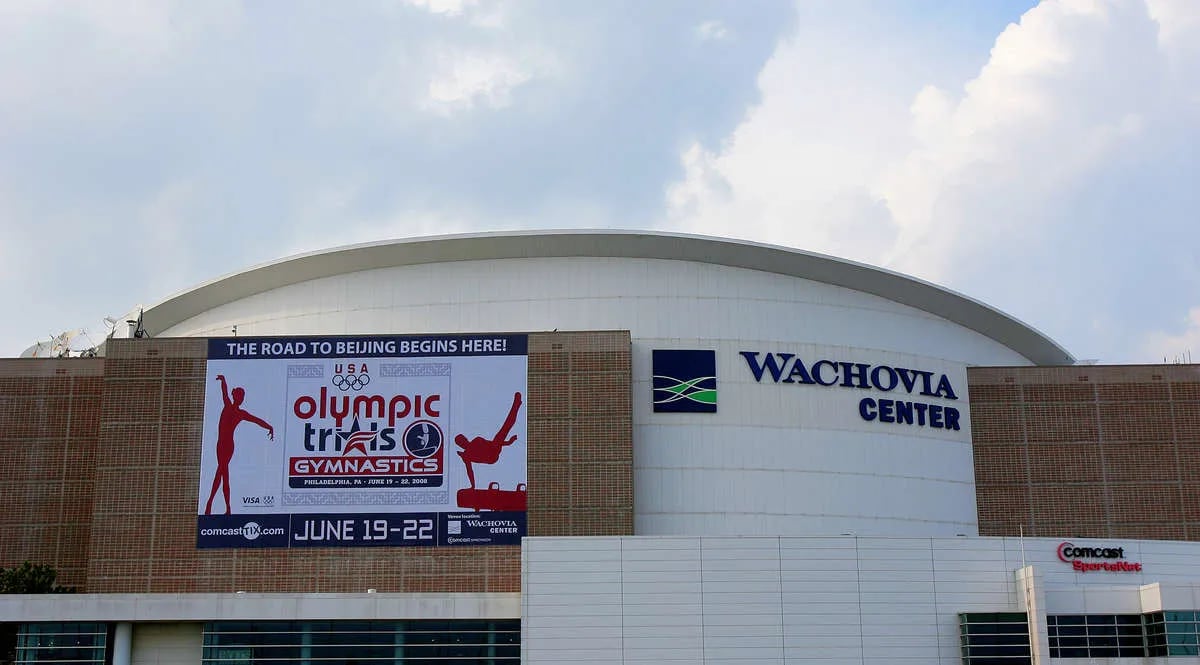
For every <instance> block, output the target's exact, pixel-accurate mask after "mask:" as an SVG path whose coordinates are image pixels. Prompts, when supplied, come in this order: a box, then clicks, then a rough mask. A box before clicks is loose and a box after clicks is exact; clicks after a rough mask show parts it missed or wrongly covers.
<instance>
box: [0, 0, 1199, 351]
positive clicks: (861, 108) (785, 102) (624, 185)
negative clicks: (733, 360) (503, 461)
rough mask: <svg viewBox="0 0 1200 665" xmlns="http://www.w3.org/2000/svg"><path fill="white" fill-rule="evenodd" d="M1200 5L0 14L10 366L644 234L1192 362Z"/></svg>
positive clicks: (150, 5) (233, 5)
mask: <svg viewBox="0 0 1200 665" xmlns="http://www.w3.org/2000/svg"><path fill="white" fill-rule="evenodd" d="M1198 211H1200V2H1195V0H1055V1H1048V2H1043V3H1041V4H1035V3H1034V2H1028V1H1019V0H978V1H973V2H959V1H956V0H955V1H952V0H943V1H939V2H935V1H933V0H894V1H890V2H878V1H876V0H857V1H856V0H800V1H797V2H785V1H774V0H748V1H746V2H740V1H739V2H734V1H732V0H721V1H707V2H706V1H704V0H656V1H655V2H644V1H628V2H622V1H618V0H612V1H607V0H606V1H605V2H562V1H561V0H544V1H540V2H539V1H533V0H530V1H511V2H510V1H504V0H499V1H496V2H488V1H486V0H476V1H473V0H389V1H384V0H353V1H351V2H346V3H328V2H316V1H312V2H305V1H295V2H291V1H289V2H284V1H283V0H257V1H255V2H245V3H242V2H232V1H225V0H207V1H205V2H194V1H192V0H177V1H176V0H154V1H153V2H151V1H149V0H147V1H146V2H110V1H106V0H95V1H93V2H87V3H64V2H50V1H48V0H47V1H31V0H5V1H4V2H0V303H3V304H4V305H5V309H6V310H7V311H8V312H9V317H10V318H9V320H8V321H6V322H5V323H4V325H0V356H15V355H17V354H19V353H20V352H21V351H22V350H23V349H25V348H26V347H27V346H29V345H30V344H32V343H34V342H35V341H38V340H44V339H48V338H49V337H51V336H52V335H55V334H58V333H61V332H63V331H65V330H69V329H74V328H80V327H84V328H86V329H87V330H88V331H89V336H90V337H91V338H93V339H94V340H95V341H96V342H98V341H100V340H101V339H102V338H103V337H104V334H105V333H106V328H105V324H104V323H103V318H104V317H105V316H112V317H116V318H123V317H124V316H125V315H126V314H127V313H128V312H129V311H130V310H131V309H133V308H135V307H136V306H137V305H139V304H145V305H151V304H154V303H156V302H158V301H160V300H162V299H164V298H166V297H168V296H170V295H171V294H174V293H177V292H179V291H182V290H185V289H187V288H189V287H191V286H194V285H196V284H198V283H200V282H204V281H207V280H210V279H213V278H215V277H218V276H220V275H224V274H228V273H232V272H236V271H239V270H242V269H244V268H246V267H248V266H251V265H254V264H258V263H262V262H266V261H271V260H275V259H278V258H282V257H284V256H288V255H291V254H296V253H299V252H306V251H313V250H318V249H322V248H328V247H333V246H338V245H345V244H351V243H358V242H365V241H373V240H385V239H390V238H407V237H415V236H422V235H437V234H446V233H460V232H475V231H503V230H512V229H542V228H547V229H549V228H615V229H646V230H660V231H673V232H685V233H697V234H704V235H714V236H724V237H732V238H742V239H748V240H753V241H758V242H766V243H772V244H779V245H785V246H788V247H795V248H799V249H803V250H808V251H814V252H820V253H825V254H831V255H834V256H839V257H843V258H847V259H851V260H854V261H860V262H864V263H868V264H871V265H876V266H881V267H884V268H887V269H890V270H895V271H898V272H902V273H905V274H909V275H912V276H914V277H918V278H920V279H924V280H928V281H931V282H933V283H936V284H939V285H942V286H945V287H947V288H950V289H953V290H955V291H958V292H960V293H963V294H965V295H967V296H970V297H972V298H975V299H978V300H981V301H983V302H985V303H988V304H989V305H992V306H994V307H997V308H999V309H1000V310H1002V311H1004V312H1006V313H1008V314H1010V315H1012V316H1015V317H1017V318H1018V319H1021V320H1022V321H1024V322H1026V323H1028V324H1030V325H1032V326H1033V327H1035V328H1037V329H1038V330H1040V331H1042V332H1044V333H1046V334H1047V335H1049V336H1050V337H1051V338H1052V339H1054V340H1055V341H1057V342H1058V343H1059V344H1061V345H1063V346H1064V347H1065V348H1066V349H1067V350H1068V351H1069V352H1071V353H1072V354H1073V355H1074V356H1075V357H1076V358H1079V359H1086V360H1091V359H1095V360H1098V361H1100V362H1103V363H1154V362H1163V361H1164V359H1165V360H1166V361H1167V362H1176V361H1180V360H1182V361H1186V360H1187V359H1188V358H1190V354H1191V353H1192V352H1193V351H1194V352H1195V353H1196V356H1197V358H1200V260H1198V259H1200V251H1198V250H1197V246H1198V244H1200V242H1198V239H1197V238H1196V235H1197V233H1196V231H1197V230H1198V229H1200V223H1198V222H1200V216H1198V214H1197V212H1198Z"/></svg>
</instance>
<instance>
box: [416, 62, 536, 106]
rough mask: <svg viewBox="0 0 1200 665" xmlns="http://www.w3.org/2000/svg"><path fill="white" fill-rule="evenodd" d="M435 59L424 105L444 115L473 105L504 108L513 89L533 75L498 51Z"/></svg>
mask: <svg viewBox="0 0 1200 665" xmlns="http://www.w3.org/2000/svg"><path fill="white" fill-rule="evenodd" d="M439 60H440V62H439V64H438V66H437V69H436V71H435V72H434V74H433V76H432V78H431V79H430V81H429V88H428V96H427V98H426V100H425V103H424V107H425V108H426V109H428V110H432V111H434V112H436V113H440V114H445V115H449V114H452V113H455V112H458V111H466V110H470V109H472V108H474V107H475V106H477V105H479V106H486V107H489V108H493V109H498V108H504V107H505V106H508V105H509V104H511V103H512V91H513V89H514V88H516V87H518V86H520V85H521V84H523V83H525V82H526V81H528V80H530V78H531V77H532V76H533V74H532V73H531V72H530V71H529V69H528V68H527V67H526V66H525V65H523V64H522V63H520V62H518V61H517V60H516V59H514V58H512V57H509V56H507V55H504V54H499V53H455V54H452V55H446V56H443V57H442V58H440V59H439Z"/></svg>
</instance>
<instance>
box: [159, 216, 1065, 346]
mask: <svg viewBox="0 0 1200 665" xmlns="http://www.w3.org/2000/svg"><path fill="white" fill-rule="evenodd" d="M572 256H577V257H613V258H617V257H620V258H635V259H667V260H678V261H695V262H700V263H713V264H718V265H724V266H730V267H735V268H747V269H750V270H758V271H762V272H771V273H777V274H781V275H789V276H792V277H800V278H803V279H811V280H815V281H819V282H825V283H827V284H833V285H835V286H842V287H846V288H848V289H853V290H855V291H862V292H864V293H870V294H873V295H877V296H880V297H882V298H886V299H888V300H892V301H895V302H898V303H902V304H904V305H909V306H911V307H915V308H918V309H921V310H924V311H926V312H929V313H931V314H935V315H937V316H940V317H942V318H944V319H947V320H949V321H952V322H954V323H957V324H959V325H961V326H964V327H966V328H969V329H971V330H974V331H976V332H978V333H980V334H982V335H984V336H986V337H990V338H991V339H993V340H995V341H997V342H999V343H1001V344H1003V345H1005V346H1007V347H1009V348H1011V349H1013V350H1014V351H1016V352H1017V353H1020V354H1021V355H1023V356H1025V357H1026V358H1028V359H1029V360H1030V361H1031V362H1033V363H1034V364H1037V365H1072V364H1074V363H1075V358H1074V357H1073V356H1071V354H1070V353H1068V352H1067V351H1066V350H1065V349H1063V348H1062V347H1061V346H1059V345H1058V344H1057V343H1055V342H1054V341H1053V340H1051V339H1050V338H1049V337H1047V336H1046V335H1044V334H1042V333H1041V332H1039V331H1038V330H1036V329H1034V328H1033V327H1031V326H1029V325H1026V324H1025V323H1022V322H1021V321H1019V320H1017V319H1015V318H1013V317H1011V316H1009V315H1007V314H1005V313H1004V312H1001V311H1000V310H998V309H995V308H994V307H990V306H988V305H986V304H984V303H982V302H980V301H978V300H975V299H973V298H970V297H967V296H965V295H962V294H960V293H956V292H954V291H951V290H949V289H946V288H943V287H940V286H937V285H936V284H932V283H930V282H925V281H922V280H919V279H916V278H914V277H909V276H907V275H903V274H900V273H896V272H892V271H889V270H885V269H883V268H876V267H873V266H869V265H866V264H862V263H855V262H853V261H847V260H844V259H839V258H836V257H832V256H827V255H824V254H816V253H813V252H806V251H803V250H798V249H790V248H787V247H780V246H776V245H766V244H761V243H755V242H750V241H745V240H731V239H725V238H714V237H709V236H698V235H691V234H681V233H665V232H659V231H625V230H553V231H505V232H492V233H475V234H463V235H445V236H426V237H418V238H411V239H404V240H387V241H380V242H371V243H363V244H358V245H348V246H345V247H336V248H332V249H326V250H320V251H316V252H310V253H307V254H300V255H296V256H291V257H287V258H283V259H279V260H277V261H272V262H269V263H265V264H261V265H257V266H253V267H251V268H248V269H246V270H244V271H241V272H237V273H233V274H230V275H226V276H223V277H218V278H216V279H213V280H211V281H208V282H204V283H202V284H200V285H198V286H196V287H193V288H191V289H189V290H187V291H183V292H181V293H177V294H175V295H173V296H169V297H167V298H166V299H164V300H163V301H162V302H159V303H157V304H155V305H152V306H150V307H148V308H146V310H145V314H144V325H145V328H146V330H147V332H149V333H150V334H157V333H160V332H162V331H163V330H166V329H168V328H170V327H172V326H174V325H176V324H179V323H182V322H183V321H185V320H187V319H189V318H191V317H193V316H195V315H197V314H200V313H201V312H204V311H207V310H209V309H212V308H214V307H217V306H220V305H223V304H226V303H230V302H233V301H236V300H240V299H242V298H246V297H248V296H252V295H255V294H258V293H262V292H264V291H269V290H271V289H275V288H279V287H281V286H287V285H289V284H295V283H298V282H304V281H308V280H313V279H319V278H322V277H330V276H333V275H338V274H343V273H350V272H358V271H361V270H374V269H378V268H389V267H395V266H407V265H421V264H426V263H444V262H451V261H478V260H489V259H517V258H561V257H572Z"/></svg>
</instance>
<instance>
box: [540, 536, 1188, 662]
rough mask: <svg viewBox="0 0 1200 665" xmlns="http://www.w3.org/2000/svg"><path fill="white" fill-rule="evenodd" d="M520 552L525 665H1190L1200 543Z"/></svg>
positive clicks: (708, 543) (580, 544) (672, 541)
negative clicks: (1118, 664)
mask: <svg viewBox="0 0 1200 665" xmlns="http://www.w3.org/2000/svg"><path fill="white" fill-rule="evenodd" d="M522 554H523V562H522V588H523V590H524V591H523V594H522V597H521V603H522V624H521V629H522V640H521V645H522V646H521V648H522V655H523V660H522V662H523V663H526V664H542V663H546V664H548V663H565V662H570V663H591V664H596V665H599V664H600V663H622V664H623V665H634V664H649V663H704V664H705V665H717V664H722V665H724V664H730V665H731V664H733V663H772V664H789V663H795V664H799V663H817V662H819V663H822V664H823V665H825V664H850V663H853V664H856V665H857V664H878V665H883V664H884V663H887V664H889V665H894V664H896V663H912V664H913V665H916V664H917V663H941V664H943V665H949V664H952V663H954V664H957V663H963V664H966V665H1018V664H1021V663H1030V664H1034V663H1051V662H1062V663H1077V662H1086V663H1124V664H1130V663H1200V651H1198V648H1200V629H1198V625H1200V615H1198V614H1197V612H1198V609H1200V544H1193V543H1180V542H1166V541H1135V540H1124V541H1119V540H1114V541H1090V540H1088V541H1085V540H1082V539H1073V540H1072V541H1064V540H1061V539H1047V538H1036V539H1035V538H1029V539H1020V538H967V537H963V538H932V539H931V538H921V539H907V538H858V537H854V536H843V537H836V538H801V537H797V538H790V537H784V538H760V537H741V538H738V537H612V538H528V539H526V540H525V542H524V546H523V548H522ZM1078 659H1085V660H1083V661H1079V660H1078Z"/></svg>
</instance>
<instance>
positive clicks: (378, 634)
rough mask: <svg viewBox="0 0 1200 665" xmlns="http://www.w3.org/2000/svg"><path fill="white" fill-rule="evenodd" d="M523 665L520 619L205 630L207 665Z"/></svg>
mask: <svg viewBox="0 0 1200 665" xmlns="http://www.w3.org/2000/svg"><path fill="white" fill-rule="evenodd" d="M520 660H521V622H520V620H519V619H503V620H494V621H489V620H446V621H434V620H411V621H220V622H210V623H208V624H205V626H204V653H203V655H202V662H203V663H205V664H206V665H267V664H270V663H277V664H280V665H282V664H283V663H296V662H303V663H308V662H312V663H322V662H332V663H351V662H352V663H359V664H361V665H369V664H372V663H400V664H403V665H445V664H446V663H451V662H452V663H459V664H463V665H467V664H479V665H502V664H504V663H512V664H514V665H515V664H516V663H519V662H520Z"/></svg>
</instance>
